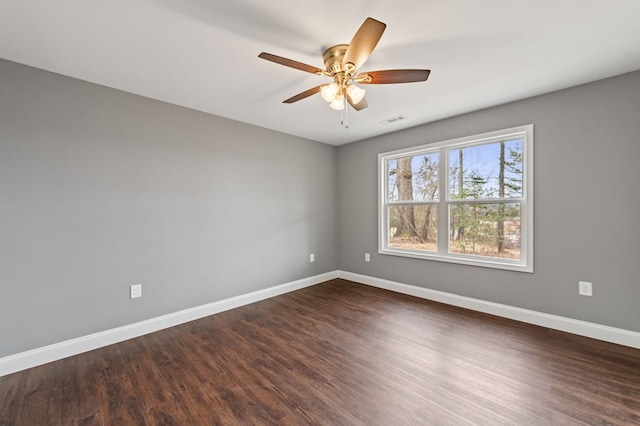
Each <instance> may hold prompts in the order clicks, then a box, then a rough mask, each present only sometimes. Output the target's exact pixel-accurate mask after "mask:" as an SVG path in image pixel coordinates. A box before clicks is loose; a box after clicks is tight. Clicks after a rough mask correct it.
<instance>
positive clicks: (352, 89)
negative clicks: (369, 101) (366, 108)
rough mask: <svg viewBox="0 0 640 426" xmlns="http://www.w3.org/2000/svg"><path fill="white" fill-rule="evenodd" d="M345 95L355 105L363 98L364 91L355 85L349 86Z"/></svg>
mask: <svg viewBox="0 0 640 426" xmlns="http://www.w3.org/2000/svg"><path fill="white" fill-rule="evenodd" d="M347 94H348V95H349V98H351V102H353V104H354V105H355V104H357V103H359V102H360V101H361V100H362V99H363V98H364V89H361V88H359V87H358V86H356V85H355V84H351V85H349V87H348V88H347Z"/></svg>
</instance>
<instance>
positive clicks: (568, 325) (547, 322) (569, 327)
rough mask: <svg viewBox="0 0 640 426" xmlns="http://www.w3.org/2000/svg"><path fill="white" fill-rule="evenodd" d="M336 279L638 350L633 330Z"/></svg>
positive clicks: (639, 337)
mask: <svg viewBox="0 0 640 426" xmlns="http://www.w3.org/2000/svg"><path fill="white" fill-rule="evenodd" d="M338 278H344V279H345V280H349V281H355V282H357V283H360V284H367V285H370V286H373V287H379V288H383V289H386V290H391V291H395V292H397V293H403V294H408V295H411V296H416V297H420V298H422V299H428V300H433V301H435V302H441V303H446V304H447V305H453V306H458V307H461V308H466V309H471V310H473V311H478V312H484V313H486V314H491V315H496V316H499V317H503V318H509V319H513V320H516V321H521V322H526V323H529V324H535V325H539V326H542V327H547V328H551V329H554V330H560V331H565V332H567V333H572V334H578V335H580V336H585V337H591V338H593V339H598V340H604V341H606V342H610V343H616V344H618V345H624V346H630V347H632V348H636V349H640V333H638V332H635V331H630V330H624V329H621V328H615V327H609V326H606V325H600V324H595V323H592V322H586V321H580V320H575V319H571V318H566V317H561V316H557V315H550V314H545V313H542V312H537V311H531V310H528V309H522V308H516V307H514V306H509V305H502V304H499V303H493V302H487V301H484V300H480V299H473V298H470V297H465V296H458V295H456V294H451V293H445V292H442V291H437V290H430V289H427V288H423V287H416V286H412V285H408V284H402V283H398V282H394V281H388V280H383V279H380V278H375V277H370V276H366V275H360V274H354V273H352V272H345V271H338Z"/></svg>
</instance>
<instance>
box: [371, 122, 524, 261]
mask: <svg viewBox="0 0 640 426" xmlns="http://www.w3.org/2000/svg"><path fill="white" fill-rule="evenodd" d="M512 137H522V138H524V143H523V156H524V158H523V162H522V168H523V170H522V172H523V173H522V175H523V176H522V179H523V183H522V191H523V194H522V195H523V196H522V199H518V202H520V203H521V215H522V222H521V229H520V239H521V247H520V250H521V259H520V260H519V261H513V260H509V259H499V258H490V257H482V256H474V255H465V254H452V253H448V249H449V238H448V227H449V211H448V210H449V209H448V207H449V205H450V204H451V203H452V202H451V200H449V194H448V191H446V190H445V188H446V185H447V181H446V179H447V176H448V169H447V167H448V158H447V156H448V150H449V149H451V148H455V147H457V146H463V145H464V146H471V145H477V144H485V143H489V142H491V141H494V140H495V141H499V140H503V139H506V138H512ZM445 147H446V149H445V150H444V152H445V155H440V165H439V173H438V176H439V179H440V190H439V200H438V201H437V202H436V203H434V204H437V205H438V252H437V253H436V252H426V251H422V250H412V249H400V248H393V247H388V246H387V243H388V241H389V238H388V235H387V234H388V227H387V218H386V215H387V208H386V207H387V205H388V204H387V198H386V197H387V194H388V192H387V185H388V182H389V180H388V179H387V175H388V172H387V170H385V168H386V165H387V160H389V159H393V158H400V157H407V156H411V155H417V154H424V153H425V152H428V151H440V150H441V149H442V148H445ZM533 180H534V179H533V124H528V125H524V126H518V127H512V128H509V129H504V130H498V131H494V132H488V133H483V134H480V135H473V136H467V137H462V138H457V139H451V140H446V141H441V142H435V143H430V144H425V145H420V146H415V147H410V148H405V149H400V150H396V151H390V152H384V153H380V154H378V253H379V254H386V255H393V256H402V257H410V258H417V259H427V260H435V261H441V262H451V263H458V264H463V265H472V266H482V267H488V268H495V269H505V270H511V271H519V272H529V273H533ZM479 201H481V200H472V201H471V202H472V203H473V202H479ZM486 201H487V202H492V201H496V200H486ZM466 202H469V201H466ZM503 202H505V201H503ZM417 204H425V203H423V202H418V203H417ZM443 231H444V232H443ZM442 236H444V238H442Z"/></svg>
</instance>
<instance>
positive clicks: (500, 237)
mask: <svg viewBox="0 0 640 426" xmlns="http://www.w3.org/2000/svg"><path fill="white" fill-rule="evenodd" d="M505 164H506V163H505V158H504V142H500V173H499V175H498V195H499V196H500V198H504V168H505ZM504 210H505V208H504V203H501V204H500V205H499V206H498V253H504V213H505V211H504Z"/></svg>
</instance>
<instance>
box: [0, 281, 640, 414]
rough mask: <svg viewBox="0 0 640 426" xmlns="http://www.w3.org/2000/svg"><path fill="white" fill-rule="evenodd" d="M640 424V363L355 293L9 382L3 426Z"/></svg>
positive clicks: (547, 334) (196, 328)
mask: <svg viewBox="0 0 640 426" xmlns="http://www.w3.org/2000/svg"><path fill="white" fill-rule="evenodd" d="M41 424H52V425H80V424H87V425H114V424H117V425H142V424H144V425H156V424H157V425H172V424H175V425H208V424H214V425H236V424H242V425H244V424H256V425H270V424H280V425H414V424H415V425H425V424H426V425H430V424H437V425H456V426H457V425H584V424H593V425H633V424H637V425H640V350H637V349H632V348H628V347H623V346H619V345H614V344H609V343H606V342H601V341H596V340H592V339H588V338H584V337H580V336H575V335H570V334H567V333H562V332H558V331H554V330H549V329H546V328H543V327H537V326H533V325H528V324H523V323H519V322H515V321H511V320H507V319H504V318H498V317H494V316H491V315H485V314H481V313H477V312H472V311H468V310H464V309H460V308H455V307H452V306H447V305H442V304H438V303H434V302H429V301H426V300H422V299H418V298H414V297H411V296H406V295H402V294H397V293H393V292H389V291H386V290H381V289H377V288H373V287H369V286H365V285H360V284H356V283H352V282H349V281H345V280H340V279H336V280H332V281H329V282H326V283H323V284H320V285H317V286H313V287H309V288H305V289H302V290H299V291H296V292H292V293H288V294H285V295H282V296H278V297H274V298H272V299H268V300H264V301H261V302H258V303H254V304H251V305H247V306H243V307H241V308H237V309H233V310H230V311H227V312H223V313H220V314H217V315H214V316H211V317H207V318H203V319H200V320H197V321H192V322H190V323H186V324H182V325H180V326H177V327H173V328H170V329H167V330H163V331H159V332H156V333H152V334H149V335H146V336H142V337H139V338H136V339H131V340H128V341H125V342H121V343H118V344H115V345H111V346H107V347H105V348H101V349H98V350H95V351H91V352H87V353H84V354H80V355H77V356H74V357H70V358H67V359H63V360H60V361H57V362H53V363H50V364H48V365H44V366H39V367H36V368H33V369H30V370H26V371H22V372H19V373H15V374H11V375H8V376H4V377H0V425H17V426H19V425H29V426H31V425H41Z"/></svg>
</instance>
